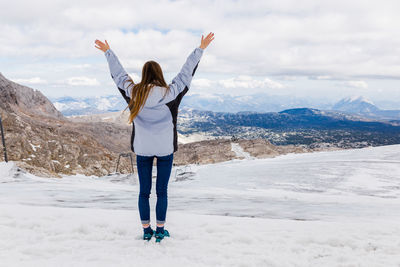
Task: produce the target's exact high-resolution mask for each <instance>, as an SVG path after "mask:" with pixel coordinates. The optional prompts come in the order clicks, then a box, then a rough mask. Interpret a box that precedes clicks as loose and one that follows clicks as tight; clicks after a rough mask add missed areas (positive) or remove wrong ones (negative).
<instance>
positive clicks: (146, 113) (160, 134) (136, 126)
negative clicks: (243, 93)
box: [95, 33, 214, 242]
mask: <svg viewBox="0 0 400 267" xmlns="http://www.w3.org/2000/svg"><path fill="white" fill-rule="evenodd" d="M212 40H214V33H209V34H208V35H207V37H206V38H204V36H202V37H201V43H200V46H199V47H197V48H196V49H194V51H193V52H192V53H191V54H190V55H189V57H188V58H187V60H186V62H185V64H184V65H183V67H182V69H181V71H180V72H179V73H178V75H177V76H176V77H175V78H174V79H173V80H172V82H171V83H170V84H169V85H167V84H166V82H165V80H164V75H163V72H162V70H161V67H160V65H159V64H158V63H157V62H155V61H148V62H146V63H145V64H144V66H143V69H142V80H141V81H140V83H137V84H135V83H134V82H133V81H132V79H131V78H130V77H129V75H128V74H127V72H126V71H125V70H124V68H123V67H122V65H121V64H120V62H119V60H118V58H117V56H116V55H115V54H114V52H113V51H112V50H111V49H110V46H109V45H108V43H107V41H105V43H103V42H101V41H99V40H96V41H95V43H96V45H95V47H96V48H98V49H100V50H101V51H103V52H104V53H105V56H106V58H107V61H108V65H109V68H110V72H111V77H112V78H113V80H114V82H115V83H116V85H117V87H118V90H119V91H120V92H121V94H122V96H123V97H124V99H125V100H126V102H127V103H128V107H129V110H130V116H129V122H130V123H132V127H133V128H132V135H131V150H132V151H133V152H135V153H136V162H137V168H138V176H139V183H140V192H139V201H138V206H139V214H140V219H141V223H142V225H143V231H144V234H143V239H144V240H150V239H151V238H152V236H153V235H154V236H155V238H156V242H160V241H161V240H162V239H163V238H164V237H165V236H169V233H168V231H167V230H166V229H164V224H165V217H166V213H167V204H168V200H167V188H168V181H169V177H170V174H171V168H172V162H173V154H174V152H176V151H177V150H178V135H177V130H176V122H177V116H178V107H179V104H180V102H181V99H182V97H183V96H184V95H185V94H186V92H187V91H188V90H189V86H190V83H191V81H192V77H193V75H194V73H195V71H196V69H197V66H198V64H199V62H200V58H201V56H202V54H203V51H204V49H206V48H207V47H208V45H209V44H210V43H211V41H212ZM154 157H156V158H157V181H156V193H157V204H156V219H157V228H156V231H155V233H154V231H153V229H152V228H151V226H150V204H149V197H150V191H151V184H152V167H153V159H154Z"/></svg>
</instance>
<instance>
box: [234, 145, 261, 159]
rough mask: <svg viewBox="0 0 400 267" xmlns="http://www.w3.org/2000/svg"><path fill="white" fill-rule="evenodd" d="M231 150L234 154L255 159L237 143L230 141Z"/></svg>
mask: <svg viewBox="0 0 400 267" xmlns="http://www.w3.org/2000/svg"><path fill="white" fill-rule="evenodd" d="M231 147H232V151H233V152H235V153H236V156H237V157H239V158H244V159H255V157H253V156H251V155H250V153H248V152H245V151H244V150H243V148H242V147H241V146H240V145H239V144H238V143H233V142H231Z"/></svg>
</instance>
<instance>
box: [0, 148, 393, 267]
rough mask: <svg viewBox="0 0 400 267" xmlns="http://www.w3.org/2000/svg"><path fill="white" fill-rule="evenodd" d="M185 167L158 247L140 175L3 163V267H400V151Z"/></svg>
mask: <svg viewBox="0 0 400 267" xmlns="http://www.w3.org/2000/svg"><path fill="white" fill-rule="evenodd" d="M176 168H180V167H174V169H173V170H172V175H171V180H170V185H169V203H168V204H169V206H168V214H167V225H166V226H167V229H168V230H169V231H170V233H171V237H170V238H168V239H166V240H164V241H163V242H162V243H161V244H156V243H155V242H154V240H152V241H151V242H146V241H143V240H141V239H140V238H141V234H142V232H141V228H140V227H141V226H140V220H139V215H138V211H137V194H138V185H137V177H135V176H133V177H130V176H118V177H116V176H105V177H95V176H90V177H86V176H83V175H75V176H64V177H63V178H61V179H58V178H54V179H53V178H50V179H49V178H39V177H36V176H34V175H31V174H27V173H24V172H21V171H18V168H17V167H16V166H15V164H14V163H13V162H9V163H7V164H6V163H4V162H2V163H0V203H1V204H0V259H1V260H0V266H55V265H57V266H150V265H151V266H186V265H191V266H399V265H400V240H399V239H398V236H399V235H400V225H399V224H398V221H399V219H400V201H399V199H400V190H399V189H400V146H399V145H396V146H385V147H376V148H365V149H359V150H345V151H332V152H318V153H307V154H288V155H284V156H280V157H276V158H269V159H252V160H247V159H243V160H232V161H229V162H223V163H218V164H208V165H191V166H190V170H191V171H192V172H194V173H195V174H194V175H193V176H190V177H188V178H187V179H186V180H185V179H183V180H182V179H176V178H175V175H174V174H175V173H176ZM119 178H121V179H119ZM122 178H123V179H122ZM153 190H154V188H153ZM154 204H155V194H154V192H153V194H152V195H151V208H152V222H153V223H154V222H155V218H154V217H155V216H154V207H155V205H154Z"/></svg>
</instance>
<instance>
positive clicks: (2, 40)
mask: <svg viewBox="0 0 400 267" xmlns="http://www.w3.org/2000/svg"><path fill="white" fill-rule="evenodd" d="M0 3H1V8H0V32H1V35H0V72H2V73H3V74H4V75H5V76H6V77H8V78H10V79H12V80H14V81H17V82H19V83H22V84H24V85H28V86H30V87H33V88H36V89H40V90H41V91H42V92H43V93H44V94H45V95H47V96H50V97H57V96H95V95H109V94H114V93H116V88H115V86H114V84H113V83H112V80H111V77H110V75H109V72H108V66H107V62H106V60H105V57H104V55H103V54H102V52H101V51H99V50H97V49H96V48H94V40H95V39H100V40H104V39H107V40H108V42H109V44H110V45H111V48H112V49H113V50H114V52H115V53H116V54H117V56H118V57H119V58H120V61H121V62H122V64H123V65H124V67H125V68H126V70H127V71H128V73H130V74H131V76H132V77H133V78H134V80H136V81H139V80H140V76H139V75H140V71H141V67H142V65H143V63H144V62H146V61H147V60H150V59H152V60H156V61H158V62H159V63H160V64H161V66H162V68H163V70H164V72H165V76H166V78H167V79H168V80H171V79H172V78H173V76H174V75H175V74H176V73H177V72H178V71H179V69H180V67H181V65H182V64H183V62H184V61H185V59H186V57H187V56H188V54H189V53H190V52H191V51H192V50H193V49H194V48H195V47H196V46H198V45H199V42H200V38H201V34H202V33H204V34H206V33H208V32H210V31H212V32H214V33H215V40H214V43H212V44H211V45H210V47H209V48H208V49H207V50H206V52H205V53H204V56H203V58H202V61H201V64H200V66H199V69H198V72H197V73H196V77H195V80H194V81H193V85H192V89H191V91H192V93H194V92H195V93H201V94H214V93H218V94H222V93H224V94H231V95H247V94H252V93H258V92H266V93H268V94H274V95H291V96H293V95H295V96H299V97H310V98H325V99H329V100H332V101H334V100H337V99H339V98H341V97H346V96H352V95H363V96H366V97H368V98H370V99H371V100H373V101H374V100H376V101H388V102H391V103H392V105H393V103H399V104H398V106H399V108H400V29H399V27H398V26H399V25H400V16H399V13H400V1H395V0H394V1H391V0H379V1H378V0H369V1H366V0H363V1H358V0H352V1H342V0H336V1H318V0H313V1H311V0H310V1H308V0H304V1H303V0H296V1H295V0H279V1H263V0H260V1H252V0H243V1H242V0H237V1H228V0H221V1H209V0H202V1H190V0H181V1H180V0H177V1H167V0H160V1H153V0H147V1H135V0H129V1H118V0H113V1H102V0H96V1H91V0H85V1H73V0H67V1H64V0H48V1H42V0H37V1H28V0H25V1H19V0H14V1H5V0H0Z"/></svg>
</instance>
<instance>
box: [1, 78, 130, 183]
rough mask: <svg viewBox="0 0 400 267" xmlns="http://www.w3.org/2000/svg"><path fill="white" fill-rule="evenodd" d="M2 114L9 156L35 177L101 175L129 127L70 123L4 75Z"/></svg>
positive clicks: (126, 145) (123, 147) (124, 143)
mask: <svg viewBox="0 0 400 267" xmlns="http://www.w3.org/2000/svg"><path fill="white" fill-rule="evenodd" d="M0 115H1V117H2V120H3V126H4V130H5V139H6V145H7V152H8V158H9V160H12V161H16V162H18V164H19V165H20V167H23V168H25V169H27V170H29V171H31V172H33V173H35V174H37V175H41V176H54V175H57V174H74V173H82V174H86V175H92V174H94V175H105V174H107V173H109V172H111V171H113V170H114V168H115V161H116V158H117V156H118V153H119V152H124V151H126V150H129V137H130V129H131V128H130V127H128V126H126V127H122V126H119V125H113V124H109V123H106V122H97V123H92V122H84V123H83V122H82V123H76V122H71V121H69V120H68V119H67V118H65V117H64V116H63V115H62V114H61V113H60V112H59V111H58V110H57V109H56V108H55V107H54V105H53V104H52V103H51V102H50V101H49V100H48V99H47V98H46V97H45V96H44V95H43V94H42V93H40V92H39V91H38V90H34V89H31V88H29V87H26V86H22V85H19V84H17V83H14V82H12V81H10V80H8V79H7V78H5V77H4V76H3V75H2V74H0ZM1 160H3V159H2V158H1ZM123 164H124V163H123ZM124 165H126V166H123V168H125V169H128V168H127V167H128V166H127V164H124Z"/></svg>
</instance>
